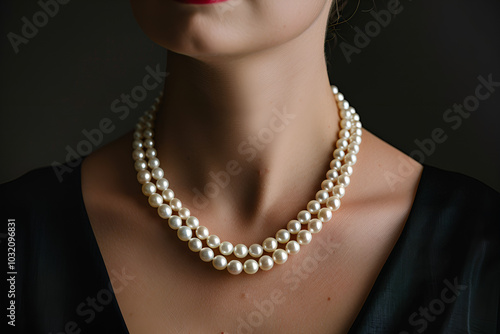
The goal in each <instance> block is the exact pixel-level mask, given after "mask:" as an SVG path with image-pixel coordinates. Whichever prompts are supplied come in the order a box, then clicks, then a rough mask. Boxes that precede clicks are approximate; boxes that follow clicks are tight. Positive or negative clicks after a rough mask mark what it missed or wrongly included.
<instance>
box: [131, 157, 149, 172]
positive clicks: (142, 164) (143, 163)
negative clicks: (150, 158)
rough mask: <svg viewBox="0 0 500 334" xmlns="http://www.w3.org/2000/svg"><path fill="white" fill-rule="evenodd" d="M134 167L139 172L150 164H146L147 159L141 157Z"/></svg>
mask: <svg viewBox="0 0 500 334" xmlns="http://www.w3.org/2000/svg"><path fill="white" fill-rule="evenodd" d="M134 168H135V170H136V171H137V172H138V171H141V170H144V169H146V168H148V165H147V164H146V161H144V160H142V159H139V160H136V161H135V162H134Z"/></svg>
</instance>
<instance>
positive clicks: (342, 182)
mask: <svg viewBox="0 0 500 334" xmlns="http://www.w3.org/2000/svg"><path fill="white" fill-rule="evenodd" d="M337 183H338V184H340V185H341V186H344V187H347V186H348V185H349V184H350V183H351V178H350V177H349V176H347V175H346V174H342V175H340V176H339V178H338V179H337Z"/></svg>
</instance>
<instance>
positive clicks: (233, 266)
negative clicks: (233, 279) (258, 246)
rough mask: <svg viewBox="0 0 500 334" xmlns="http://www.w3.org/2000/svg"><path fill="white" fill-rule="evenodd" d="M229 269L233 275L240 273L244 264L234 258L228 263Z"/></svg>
mask: <svg viewBox="0 0 500 334" xmlns="http://www.w3.org/2000/svg"><path fill="white" fill-rule="evenodd" d="M227 271H228V272H229V273H230V274H232V275H239V274H241V272H242V271H243V265H242V264H241V262H240V261H238V260H232V261H230V262H229V263H228V264H227Z"/></svg>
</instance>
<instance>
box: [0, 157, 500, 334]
mask: <svg viewBox="0 0 500 334" xmlns="http://www.w3.org/2000/svg"><path fill="white" fill-rule="evenodd" d="M0 198H1V203H2V207H1V211H2V219H3V220H2V221H3V222H6V221H7V219H8V218H13V219H15V220H16V236H15V239H16V271H17V276H16V298H15V300H16V307H17V313H16V327H15V329H16V331H13V329H12V328H10V331H9V332H16V333H45V334H47V333H53V334H56V333H115V334H122V333H128V332H127V329H126V326H125V323H124V321H123V318H122V316H121V313H120V310H119V307H118V304H117V302H116V299H115V297H114V291H113V289H112V287H111V284H110V275H111V276H112V279H115V280H123V282H124V284H126V273H117V272H113V273H107V271H106V268H105V265H104V262H103V259H102V256H101V253H100V251H99V248H98V245H97V242H96V240H95V237H94V234H93V231H92V228H91V225H90V223H89V220H88V216H87V213H86V211H85V207H84V204H83V199H82V194H81V185H80V168H79V167H76V168H75V169H74V170H73V172H71V173H69V174H65V176H64V180H63V182H59V181H58V179H57V177H56V176H55V174H54V172H53V171H52V168H50V167H47V168H42V169H37V170H35V171H32V172H30V173H28V174H26V175H24V176H22V177H21V178H19V179H17V180H15V181H12V182H9V183H6V184H3V185H1V186H0ZM2 226H4V227H5V226H6V224H2ZM2 232H3V233H6V230H4V231H2ZM499 244H500V194H498V193H497V192H495V191H494V190H492V189H491V188H489V187H487V186H485V185H483V184H482V183H480V182H479V181H476V180H475V179H472V178H469V177H466V176H464V175H461V174H457V173H452V172H447V171H443V170H440V169H437V168H434V167H430V166H425V167H424V170H423V174H422V178H421V180H420V184H419V187H418V190H417V195H416V198H415V202H414V203H413V207H412V210H411V213H410V216H409V218H408V221H407V223H406V225H405V228H404V230H403V232H402V235H401V237H400V238H399V240H398V242H397V244H396V246H395V248H394V250H393V251H392V253H391V255H390V256H389V259H388V261H387V263H386V264H385V265H384V267H383V269H382V271H381V273H380V275H379V277H378V278H377V281H376V283H375V285H374V287H373V289H372V291H371V293H370V295H369V297H368V299H367V301H366V303H365V305H364V306H363V309H362V310H361V312H360V314H359V315H358V317H357V319H356V321H355V323H354V325H353V326H352V328H351V330H350V332H349V333H350V334H361V333H363V334H391V333H397V334H406V333H424V332H425V333H499V332H500V330H499V328H500V327H499V321H498V319H499V310H500V307H499V303H500V291H499V290H500V246H499ZM2 247H4V249H5V251H6V243H5V242H2ZM2 254H6V253H4V252H3V253H2ZM94 300H95V301H94ZM4 310H5V308H4ZM3 323H5V322H3ZM78 329H80V330H81V331H80V332H79V331H78Z"/></svg>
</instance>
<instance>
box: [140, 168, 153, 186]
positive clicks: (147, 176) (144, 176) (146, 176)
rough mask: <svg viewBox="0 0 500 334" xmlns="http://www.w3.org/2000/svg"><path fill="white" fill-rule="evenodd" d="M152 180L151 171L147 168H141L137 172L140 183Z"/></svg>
mask: <svg viewBox="0 0 500 334" xmlns="http://www.w3.org/2000/svg"><path fill="white" fill-rule="evenodd" d="M150 180H151V173H150V172H149V171H147V170H140V171H139V172H138V173H137V181H139V183H140V184H144V183H146V182H149V181H150Z"/></svg>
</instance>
